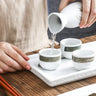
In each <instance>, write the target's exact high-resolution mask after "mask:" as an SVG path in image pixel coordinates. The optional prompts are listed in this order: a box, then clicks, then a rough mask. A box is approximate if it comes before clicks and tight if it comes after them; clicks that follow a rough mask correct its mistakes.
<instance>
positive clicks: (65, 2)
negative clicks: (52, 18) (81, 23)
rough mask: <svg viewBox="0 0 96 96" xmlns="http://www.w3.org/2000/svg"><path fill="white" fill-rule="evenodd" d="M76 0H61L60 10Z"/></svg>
mask: <svg viewBox="0 0 96 96" xmlns="http://www.w3.org/2000/svg"><path fill="white" fill-rule="evenodd" d="M70 1H71V2H72V1H75V0H61V2H60V4H59V11H61V10H62V9H64V8H65V7H66V6H67V5H68V3H69V2H70Z"/></svg>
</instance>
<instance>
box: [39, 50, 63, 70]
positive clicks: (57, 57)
mask: <svg viewBox="0 0 96 96" xmlns="http://www.w3.org/2000/svg"><path fill="white" fill-rule="evenodd" d="M60 61H61V51H60V49H55V48H47V49H42V50H40V51H39V64H40V66H41V67H42V68H44V69H47V70H55V69H56V68H57V67H58V66H59V64H60Z"/></svg>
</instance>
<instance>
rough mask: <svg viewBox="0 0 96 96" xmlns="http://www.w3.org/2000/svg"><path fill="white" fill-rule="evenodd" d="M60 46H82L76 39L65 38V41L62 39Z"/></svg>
mask: <svg viewBox="0 0 96 96" xmlns="http://www.w3.org/2000/svg"><path fill="white" fill-rule="evenodd" d="M61 44H63V45H64V46H67V47H75V46H79V45H81V44H82V42H81V40H79V39H76V38H67V39H63V40H62V41H61Z"/></svg>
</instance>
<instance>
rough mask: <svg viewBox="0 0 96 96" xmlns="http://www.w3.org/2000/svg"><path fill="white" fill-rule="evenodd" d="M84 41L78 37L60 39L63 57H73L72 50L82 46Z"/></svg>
mask: <svg viewBox="0 0 96 96" xmlns="http://www.w3.org/2000/svg"><path fill="white" fill-rule="evenodd" d="M81 45H82V41H81V40H80V39H76V38H67V39H63V40H61V41H60V47H61V52H62V57H65V58H68V59H72V52H73V51H75V50H78V49H80V48H81Z"/></svg>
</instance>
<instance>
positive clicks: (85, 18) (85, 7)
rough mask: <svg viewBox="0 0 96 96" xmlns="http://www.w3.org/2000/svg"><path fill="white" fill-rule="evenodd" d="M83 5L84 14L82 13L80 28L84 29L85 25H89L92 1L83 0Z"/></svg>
mask: <svg viewBox="0 0 96 96" xmlns="http://www.w3.org/2000/svg"><path fill="white" fill-rule="evenodd" d="M82 3H83V12H82V17H81V22H80V28H83V27H84V25H86V24H87V21H88V17H89V14H90V6H91V0H83V1H82Z"/></svg>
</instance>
